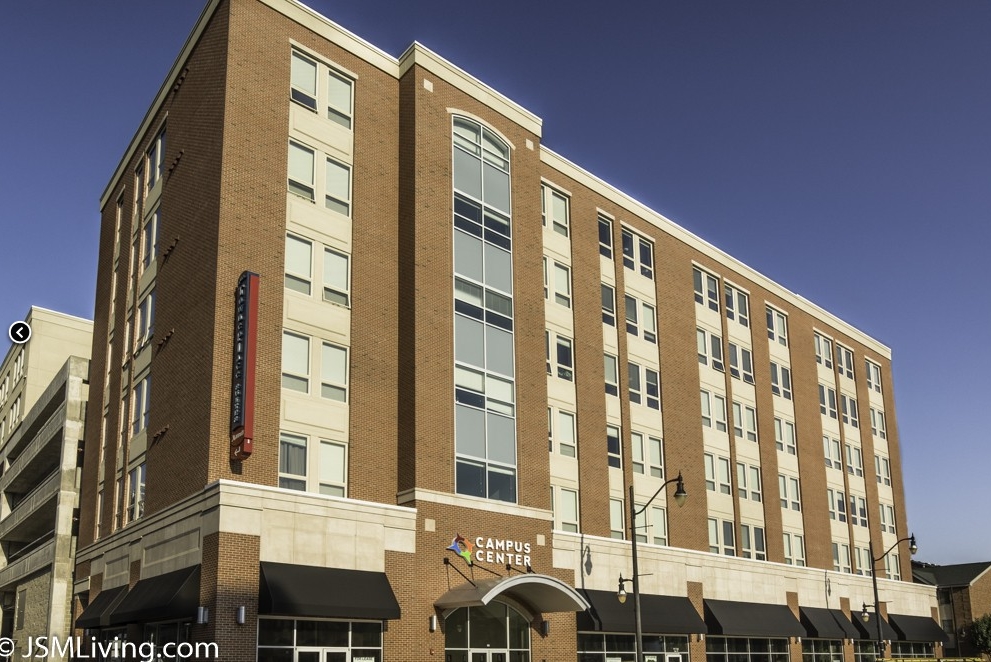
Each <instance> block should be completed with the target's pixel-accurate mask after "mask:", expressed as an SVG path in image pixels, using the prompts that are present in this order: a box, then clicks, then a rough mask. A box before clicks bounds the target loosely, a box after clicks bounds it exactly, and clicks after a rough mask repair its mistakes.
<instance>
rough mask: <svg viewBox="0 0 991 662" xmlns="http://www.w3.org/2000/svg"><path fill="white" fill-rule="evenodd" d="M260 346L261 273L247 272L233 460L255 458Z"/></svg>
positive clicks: (237, 321)
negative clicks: (259, 288) (253, 456)
mask: <svg viewBox="0 0 991 662" xmlns="http://www.w3.org/2000/svg"><path fill="white" fill-rule="evenodd" d="M257 345H258V274H255V273H251V272H250V271H245V272H244V273H243V274H241V278H240V279H239V280H238V283H237V291H236V292H235V300H234V364H233V369H232V373H231V459H232V460H238V461H240V460H244V459H246V458H247V457H248V456H250V455H251V451H252V440H253V439H254V437H255V356H256V352H257Z"/></svg>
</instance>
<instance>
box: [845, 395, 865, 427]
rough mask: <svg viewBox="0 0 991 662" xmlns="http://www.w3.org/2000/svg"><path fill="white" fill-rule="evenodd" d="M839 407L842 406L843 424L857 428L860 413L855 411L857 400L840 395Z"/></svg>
mask: <svg viewBox="0 0 991 662" xmlns="http://www.w3.org/2000/svg"><path fill="white" fill-rule="evenodd" d="M840 405H841V406H842V412H843V422H844V423H848V424H849V425H851V426H853V427H855V428H859V427H860V412H859V411H858V409H857V398H856V397H854V396H851V395H845V394H843V393H841V394H840Z"/></svg>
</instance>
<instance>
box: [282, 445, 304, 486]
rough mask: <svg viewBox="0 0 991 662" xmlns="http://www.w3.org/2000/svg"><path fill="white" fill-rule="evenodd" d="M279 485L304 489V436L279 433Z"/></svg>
mask: <svg viewBox="0 0 991 662" xmlns="http://www.w3.org/2000/svg"><path fill="white" fill-rule="evenodd" d="M279 487H281V488H284V489H288V490H300V491H306V437H303V436H300V435H296V434H290V433H288V432H283V433H281V434H280V435H279Z"/></svg>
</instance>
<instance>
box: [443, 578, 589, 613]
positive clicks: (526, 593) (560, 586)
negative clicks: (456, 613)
mask: <svg viewBox="0 0 991 662" xmlns="http://www.w3.org/2000/svg"><path fill="white" fill-rule="evenodd" d="M497 597H498V598H502V599H504V600H506V601H510V602H515V603H517V604H519V605H522V606H524V607H526V608H527V610H529V611H530V612H531V613H534V614H537V613H542V614H546V613H550V612H555V611H584V610H586V609H588V607H589V604H588V601H587V600H585V598H584V597H582V595H581V594H580V593H579V592H578V591H576V590H575V589H574V588H572V587H571V586H569V585H568V584H566V583H564V582H562V581H561V580H560V579H557V578H555V577H551V576H549V575H539V574H534V573H529V574H525V575H512V576H511V577H493V578H492V579H485V580H482V581H478V582H475V583H471V582H465V583H464V584H462V585H461V586H457V587H455V588H452V589H451V590H449V591H448V592H447V593H445V594H444V595H442V596H440V598H438V599H437V602H435V603H434V606H435V607H437V608H438V609H441V610H448V609H456V608H458V607H481V606H483V605H487V604H489V603H490V602H492V600H494V599H496V598H497Z"/></svg>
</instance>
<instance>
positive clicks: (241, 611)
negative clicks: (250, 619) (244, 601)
mask: <svg viewBox="0 0 991 662" xmlns="http://www.w3.org/2000/svg"><path fill="white" fill-rule="evenodd" d="M246 612H247V610H246V609H245V608H244V605H241V606H240V607H238V608H237V612H236V614H235V620H236V621H237V624H238V625H244V621H245V616H246Z"/></svg>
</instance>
